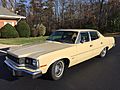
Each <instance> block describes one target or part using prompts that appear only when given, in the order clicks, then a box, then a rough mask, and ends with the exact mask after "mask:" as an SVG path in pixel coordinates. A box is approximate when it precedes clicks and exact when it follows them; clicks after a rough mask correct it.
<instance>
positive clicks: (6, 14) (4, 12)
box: [0, 7, 26, 19]
mask: <svg viewBox="0 0 120 90" xmlns="http://www.w3.org/2000/svg"><path fill="white" fill-rule="evenodd" d="M0 18H10V19H19V18H22V19H25V18H26V17H24V16H20V15H17V14H15V13H13V12H11V11H9V10H8V9H6V8H4V7H0Z"/></svg>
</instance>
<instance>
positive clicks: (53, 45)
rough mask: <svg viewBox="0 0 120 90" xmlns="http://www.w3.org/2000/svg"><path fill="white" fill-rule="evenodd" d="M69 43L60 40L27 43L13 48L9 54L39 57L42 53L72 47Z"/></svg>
mask: <svg viewBox="0 0 120 90" xmlns="http://www.w3.org/2000/svg"><path fill="white" fill-rule="evenodd" d="M70 46H71V45H69V44H63V43H59V42H45V43H43V44H36V45H26V46H21V47H17V48H11V49H10V50H8V54H11V55H14V56H16V57H19V58H20V57H31V58H37V57H39V56H40V55H44V54H47V53H50V52H53V51H57V50H61V49H65V48H68V47H70Z"/></svg>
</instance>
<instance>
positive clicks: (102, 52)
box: [100, 48, 107, 58]
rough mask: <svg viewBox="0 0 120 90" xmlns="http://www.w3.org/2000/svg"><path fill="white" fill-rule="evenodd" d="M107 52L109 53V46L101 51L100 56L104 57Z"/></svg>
mask: <svg viewBox="0 0 120 90" xmlns="http://www.w3.org/2000/svg"><path fill="white" fill-rule="evenodd" d="M106 54H107V48H104V49H103V50H102V51H101V53H100V57H101V58H102V57H105V56H106Z"/></svg>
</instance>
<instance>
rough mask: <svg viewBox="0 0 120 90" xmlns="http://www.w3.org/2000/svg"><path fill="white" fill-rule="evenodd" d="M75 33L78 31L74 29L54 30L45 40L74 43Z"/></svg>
mask: <svg viewBox="0 0 120 90" xmlns="http://www.w3.org/2000/svg"><path fill="white" fill-rule="evenodd" d="M77 34H78V32H75V31H55V32H53V33H52V34H51V35H50V36H49V37H48V39H47V40H49V41H57V42H61V43H70V44H74V43H75V41H76V38H77Z"/></svg>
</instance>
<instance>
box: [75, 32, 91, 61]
mask: <svg viewBox="0 0 120 90" xmlns="http://www.w3.org/2000/svg"><path fill="white" fill-rule="evenodd" d="M79 38H80V39H79V44H77V63H80V62H83V61H85V60H88V59H90V58H91V57H92V55H93V53H92V50H93V45H92V43H91V40H90V35H89V32H80V36H79Z"/></svg>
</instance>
